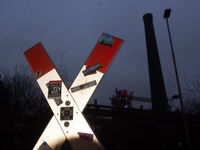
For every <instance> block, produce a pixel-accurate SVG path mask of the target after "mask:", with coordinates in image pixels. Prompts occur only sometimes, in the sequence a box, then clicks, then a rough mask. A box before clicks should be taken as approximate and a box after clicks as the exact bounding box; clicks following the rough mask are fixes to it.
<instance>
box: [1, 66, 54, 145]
mask: <svg viewBox="0 0 200 150" xmlns="http://www.w3.org/2000/svg"><path fill="white" fill-rule="evenodd" d="M0 72H1V81H0V95H1V105H0V111H1V114H3V115H2V118H1V119H2V121H1V125H0V128H1V131H2V132H1V133H2V136H1V137H0V138H1V140H0V142H1V145H3V148H2V149H13V146H14V141H15V140H16V137H17V135H15V133H16V132H15V130H16V128H17V127H19V126H20V125H21V126H24V125H25V124H26V125H28V126H30V125H31V124H32V123H33V122H29V121H30V120H31V119H28V120H27V119H24V118H34V120H38V121H37V122H40V123H41V124H42V122H43V121H44V120H45V118H48V119H49V118H50V117H48V116H51V115H52V111H51V110H50V108H49V106H48V104H47V102H46V99H45V98H44V96H43V94H42V92H41V90H40V88H39V86H38V84H37V82H36V81H35V78H34V76H33V75H32V72H31V71H30V69H29V67H24V66H23V65H21V64H17V65H15V66H14V69H13V71H9V70H7V69H2V70H0ZM0 149H1V147H0Z"/></svg>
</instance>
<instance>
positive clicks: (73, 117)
mask: <svg viewBox="0 0 200 150" xmlns="http://www.w3.org/2000/svg"><path fill="white" fill-rule="evenodd" d="M122 43H123V40H121V39H118V38H115V37H112V36H110V35H107V34H102V36H101V37H100V39H99V40H98V42H97V44H96V46H95V48H94V49H93V51H92V53H91V54H90V56H89V57H88V59H87V60H86V62H85V64H84V65H83V67H82V68H81V70H80V72H79V74H78V75H77V77H76V79H75V80H74V82H73V83H72V86H71V87H70V89H69V91H68V89H67V88H66V86H65V84H64V83H63V82H62V79H61V77H60V76H59V74H58V72H57V71H56V69H55V67H54V65H53V63H52V62H51V60H50V59H49V57H48V55H47V53H46V52H45V50H44V48H43V47H42V45H41V43H39V44H37V45H35V46H34V47H32V48H31V49H29V50H28V51H26V52H25V53H24V55H25V57H26V59H27V61H28V63H29V65H30V67H31V69H32V72H33V74H34V75H35V78H36V80H37V82H38V84H39V86H40V88H41V90H42V91H43V94H44V96H45V97H46V99H47V102H48V104H49V105H50V107H51V109H52V111H53V113H54V116H53V117H52V119H51V120H50V122H49V124H48V125H47V127H46V129H45V130H44V132H43V134H42V135H41V137H40V138H39V140H38V142H37V143H36V145H35V147H34V148H33V149H34V150H43V149H44V150H46V149H52V150H59V149H60V148H61V147H62V145H63V143H64V141H65V140H66V138H67V140H68V141H69V143H70V145H71V147H72V148H73V149H74V150H88V149H90V150H103V149H104V148H103V146H102V145H101V144H100V142H99V141H98V139H97V138H96V136H95V135H94V133H93V131H92V130H91V128H90V127H89V125H88V123H87V121H86V120H85V118H84V117H83V115H82V113H81V112H82V111H83V109H84V108H85V106H86V104H87V103H88V101H89V99H90V97H91V96H92V94H93V93H94V91H95V89H96V87H97V86H98V84H99V83H100V81H101V79H102V77H103V75H104V74H105V72H106V70H107V69H108V67H109V65H110V63H111V62H112V60H113V58H114V56H115V55H116V53H117V51H118V50H119V48H120V46H121V45H122Z"/></svg>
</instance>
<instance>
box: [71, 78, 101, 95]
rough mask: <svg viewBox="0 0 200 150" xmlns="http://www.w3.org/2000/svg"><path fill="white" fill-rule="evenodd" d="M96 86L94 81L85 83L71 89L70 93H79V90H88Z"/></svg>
mask: <svg viewBox="0 0 200 150" xmlns="http://www.w3.org/2000/svg"><path fill="white" fill-rule="evenodd" d="M96 84H97V82H96V81H95V80H94V81H91V82H88V83H85V84H81V85H78V86H76V87H73V88H71V92H72V93H73V92H76V91H80V90H83V89H86V88H89V87H91V86H94V85H96Z"/></svg>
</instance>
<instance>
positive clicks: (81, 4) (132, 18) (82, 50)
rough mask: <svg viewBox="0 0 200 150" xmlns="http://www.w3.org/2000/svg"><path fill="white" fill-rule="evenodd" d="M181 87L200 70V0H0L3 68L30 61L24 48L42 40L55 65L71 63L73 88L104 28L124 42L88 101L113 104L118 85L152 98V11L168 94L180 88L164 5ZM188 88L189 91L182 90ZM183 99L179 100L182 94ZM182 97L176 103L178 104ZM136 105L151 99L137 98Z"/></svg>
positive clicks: (0, 54) (173, 93)
mask: <svg viewBox="0 0 200 150" xmlns="http://www.w3.org/2000/svg"><path fill="white" fill-rule="evenodd" d="M169 8H170V9H171V15H170V17H169V19H168V21H169V26H170V31H171V37H172V42H173V47H174V53H175V57H176V63H177V68H178V74H179V78H180V84H181V88H182V89H184V87H185V75H184V73H185V74H186V75H187V77H188V78H190V79H196V78H197V76H198V75H200V67H199V58H200V42H199V40H200V19H199V18H200V17H199V14H200V9H199V8H200V1H197V0H193V1H186V0H162V1H158V0H151V1H150V0H140V1H136V0H135V1H133V0H101V1H99V0H93V1H92V0H74V1H69V0H57V1H55V0H42V1H41V0H29V1H28V0H10V1H7V0H1V2H0V20H1V21H0V68H1V69H3V68H7V69H9V70H10V71H12V70H13V66H14V65H15V64H17V63H21V64H23V65H25V66H27V65H28V63H27V61H26V59H25V57H24V55H23V53H24V52H25V51H26V50H28V49H30V48H31V47H33V46H34V45H36V44H37V43H39V42H41V43H42V45H43V46H44V48H45V50H46V51H47V53H48V54H49V56H50V58H51V59H52V61H53V63H54V64H55V66H56V67H57V68H58V67H59V66H60V65H61V58H62V64H63V65H66V68H65V69H66V72H67V76H68V77H69V81H68V82H67V87H68V88H69V87H70V85H71V83H72V82H73V80H74V79H75V77H76V75H77V74H78V72H79V71H80V69H81V67H82V65H83V64H84V62H85V61H86V59H87V57H88V56H89V54H90V53H91V51H92V50H93V48H94V47H95V45H96V43H97V41H98V39H99V38H100V36H101V35H102V33H107V34H109V35H112V36H115V37H117V38H120V39H123V40H124V43H123V44H122V47H121V48H120V50H119V52H118V53H117V55H116V57H115V59H114V60H113V62H112V64H111V65H110V67H109V69H108V71H107V72H106V74H105V76H104V77H103V79H102V81H101V83H100V85H99V86H98V88H97V89H96V91H95V93H94V95H93V96H92V98H91V100H90V102H89V103H93V102H94V99H98V104H102V105H111V104H110V101H109V98H111V97H112V95H114V94H115V88H118V89H126V90H127V91H130V92H131V91H134V96H138V97H146V98H150V97H151V94H150V83H149V74H148V63H147V49H146V41H145V30H144V22H143V15H145V14H146V13H152V15H153V24H154V29H155V34H156V39H157V46H158V51H159V56H160V61H161V67H162V71H163V77H164V82H165V89H166V93H167V97H168V98H171V97H172V96H173V95H175V94H176V95H177V94H178V89H177V84H176V77H175V71H174V66H173V60H172V54H171V47H170V42H169V35H168V31H167V24H166V20H165V19H163V14H164V11H165V9H169ZM183 93H184V92H183ZM177 101H179V100H177ZM177 104H178V102H177V103H176V105H177ZM132 105H133V107H135V108H138V107H139V105H145V106H144V108H145V109H150V108H151V106H150V105H146V104H145V103H144V102H133V103H132Z"/></svg>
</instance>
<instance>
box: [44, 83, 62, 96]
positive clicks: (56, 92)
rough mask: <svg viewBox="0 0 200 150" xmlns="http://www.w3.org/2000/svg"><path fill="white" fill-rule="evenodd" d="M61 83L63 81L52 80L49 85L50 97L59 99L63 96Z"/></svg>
mask: <svg viewBox="0 0 200 150" xmlns="http://www.w3.org/2000/svg"><path fill="white" fill-rule="evenodd" d="M61 85H62V81H50V82H49V84H48V85H47V86H48V89H49V91H48V98H49V99H59V98H61Z"/></svg>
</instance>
